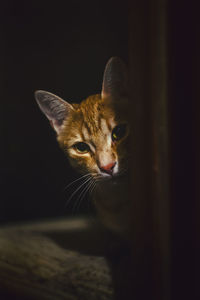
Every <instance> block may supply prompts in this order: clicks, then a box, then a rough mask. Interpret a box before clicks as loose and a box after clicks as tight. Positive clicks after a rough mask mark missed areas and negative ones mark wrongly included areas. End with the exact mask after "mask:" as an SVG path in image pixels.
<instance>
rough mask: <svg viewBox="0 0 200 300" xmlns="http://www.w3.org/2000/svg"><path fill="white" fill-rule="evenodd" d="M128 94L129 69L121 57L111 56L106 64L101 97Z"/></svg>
mask: <svg viewBox="0 0 200 300" xmlns="http://www.w3.org/2000/svg"><path fill="white" fill-rule="evenodd" d="M121 96H128V71H127V68H126V65H125V64H124V63H123V61H122V60H121V59H120V58H119V57H111V58H110V59H109V61H108V62H107V64H106V67H105V71H104V75H103V85H102V91H101V97H102V98H106V97H114V98H115V97H121Z"/></svg>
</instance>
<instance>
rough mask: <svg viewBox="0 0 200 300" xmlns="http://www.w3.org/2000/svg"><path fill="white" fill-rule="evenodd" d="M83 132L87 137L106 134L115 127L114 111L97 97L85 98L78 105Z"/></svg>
mask: <svg viewBox="0 0 200 300" xmlns="http://www.w3.org/2000/svg"><path fill="white" fill-rule="evenodd" d="M80 111H81V119H82V120H81V121H82V124H81V125H82V129H83V131H85V132H86V131H87V132H88V134H89V135H95V134H98V133H101V132H104V133H108V132H110V131H111V130H112V128H113V127H114V126H115V121H114V118H115V116H114V111H113V110H112V109H111V107H110V106H109V105H106V104H105V103H104V101H102V100H101V98H100V96H99V95H94V96H91V97H89V98H87V99H86V100H85V101H83V102H82V103H81V105H80Z"/></svg>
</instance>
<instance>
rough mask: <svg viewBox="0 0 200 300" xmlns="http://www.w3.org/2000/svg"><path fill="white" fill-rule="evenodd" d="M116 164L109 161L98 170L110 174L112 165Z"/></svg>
mask: <svg viewBox="0 0 200 300" xmlns="http://www.w3.org/2000/svg"><path fill="white" fill-rule="evenodd" d="M115 165H116V162H111V163H110V164H108V165H106V166H102V167H100V170H101V171H102V172H104V173H107V174H109V175H112V173H113V169H114V166H115Z"/></svg>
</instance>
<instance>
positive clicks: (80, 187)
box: [65, 177, 91, 206]
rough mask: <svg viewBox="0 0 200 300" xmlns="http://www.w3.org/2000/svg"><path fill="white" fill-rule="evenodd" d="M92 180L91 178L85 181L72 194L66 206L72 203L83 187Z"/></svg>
mask: <svg viewBox="0 0 200 300" xmlns="http://www.w3.org/2000/svg"><path fill="white" fill-rule="evenodd" d="M90 180H91V177H90V178H86V179H85V181H84V182H82V183H81V185H80V186H79V187H78V188H77V189H76V190H75V191H74V192H73V193H72V194H71V196H70V197H69V199H68V200H67V202H66V205H68V204H69V203H70V201H71V199H72V198H73V196H74V195H75V194H76V193H77V192H78V191H79V190H80V189H81V188H82V186H84V185H85V184H86V183H87V182H88V181H90ZM66 205H65V206H66Z"/></svg>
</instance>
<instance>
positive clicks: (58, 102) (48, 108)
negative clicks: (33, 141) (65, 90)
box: [35, 90, 74, 134]
mask: <svg viewBox="0 0 200 300" xmlns="http://www.w3.org/2000/svg"><path fill="white" fill-rule="evenodd" d="M35 99H36V101H37V104H38V105H39V108H40V109H41V111H42V112H43V113H44V114H45V115H46V117H47V118H48V119H49V121H50V123H51V125H52V127H53V128H54V129H55V131H56V132H57V134H59V133H60V130H61V126H62V124H63V121H64V120H65V119H66V117H67V115H68V114H69V113H70V112H71V111H72V110H74V109H73V106H72V105H71V104H69V103H68V102H66V101H64V100H63V99H61V98H60V97H58V96H56V95H54V94H52V93H49V92H46V91H41V90H39V91H35Z"/></svg>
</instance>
